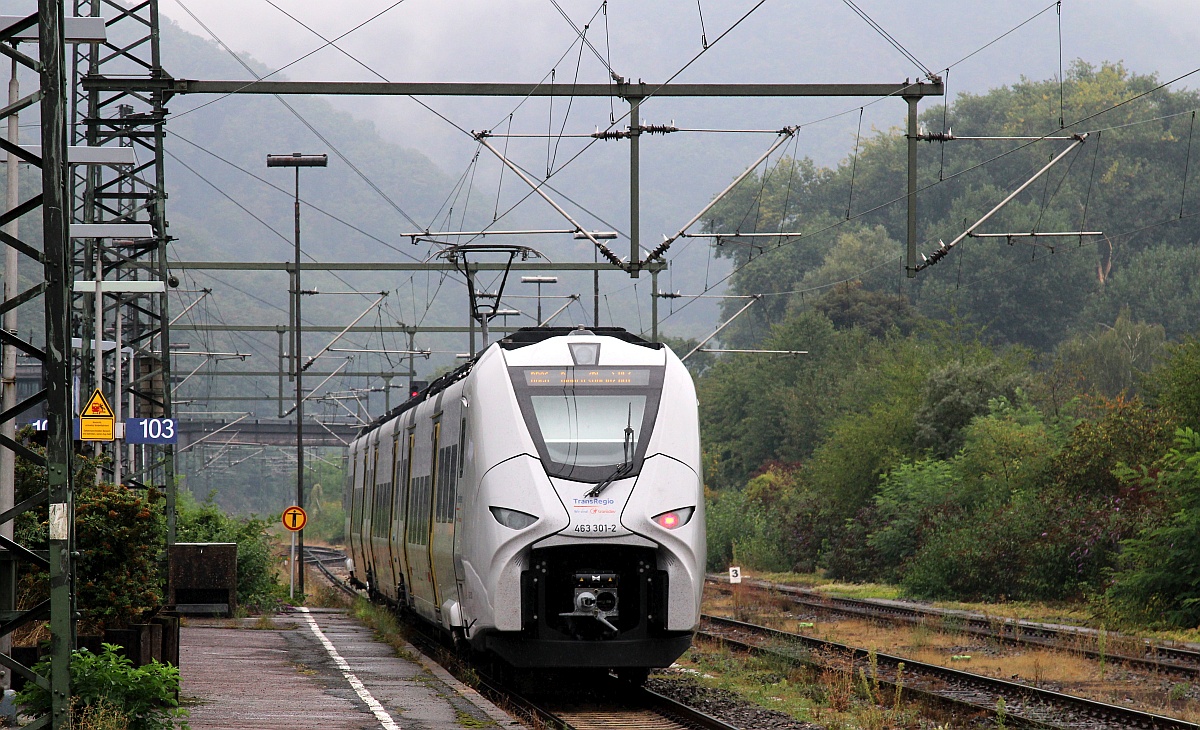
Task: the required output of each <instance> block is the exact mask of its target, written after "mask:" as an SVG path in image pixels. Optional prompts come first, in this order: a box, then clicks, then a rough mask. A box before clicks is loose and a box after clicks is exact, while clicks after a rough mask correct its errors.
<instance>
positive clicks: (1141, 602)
mask: <svg viewBox="0 0 1200 730" xmlns="http://www.w3.org/2000/svg"><path fill="white" fill-rule="evenodd" d="M1175 443H1176V445H1175V448H1173V449H1171V450H1170V451H1169V452H1168V453H1167V455H1166V456H1164V457H1163V458H1162V459H1161V460H1160V461H1159V462H1158V464H1157V465H1156V467H1157V468H1156V469H1153V470H1150V469H1147V470H1143V471H1142V472H1141V473H1140V474H1139V473H1135V472H1133V471H1132V470H1127V471H1126V472H1124V474H1123V476H1125V478H1126V479H1127V480H1130V481H1139V482H1142V483H1144V484H1146V485H1149V486H1150V487H1151V488H1153V489H1154V490H1155V491H1156V492H1157V493H1158V494H1159V495H1160V497H1161V499H1162V500H1163V508H1162V509H1161V510H1160V512H1161V514H1163V515H1165V516H1164V517H1161V518H1160V519H1158V520H1152V521H1149V524H1148V526H1146V527H1145V528H1144V529H1143V530H1142V531H1141V533H1140V534H1138V535H1137V537H1134V538H1130V539H1127V540H1125V541H1124V542H1123V543H1122V545H1123V547H1124V552H1123V553H1122V555H1121V558H1120V562H1119V567H1118V569H1117V570H1116V571H1115V572H1114V574H1113V583H1112V585H1111V586H1110V587H1109V589H1108V593H1107V596H1106V598H1107V599H1108V603H1109V605H1110V606H1111V608H1112V610H1113V611H1114V612H1115V613H1117V614H1118V615H1119V616H1121V617H1122V618H1126V619H1133V620H1137V621H1144V622H1149V623H1154V624H1166V625H1170V626H1177V627H1189V628H1190V627H1194V626H1196V625H1198V624H1200V564H1198V563H1197V561H1196V556H1197V555H1200V433H1197V432H1196V431H1193V430H1192V429H1190V428H1182V429H1179V430H1178V431H1177V432H1176V434H1175Z"/></svg>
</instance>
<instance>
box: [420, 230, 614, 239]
mask: <svg viewBox="0 0 1200 730" xmlns="http://www.w3.org/2000/svg"><path fill="white" fill-rule="evenodd" d="M555 234H557V235H564V236H567V235H574V236H575V238H587V236H585V235H584V234H583V232H582V231H577V230H574V229H562V228H559V229H534V230H528V231H421V232H419V233H401V234H400V237H401V238H411V239H413V240H414V241H415V240H423V239H429V238H430V237H434V236H437V237H449V236H472V237H475V236H478V237H483V236H544V235H555ZM591 234H592V236H593V237H595V238H599V239H613V238H616V237H617V232H616V231H592V232H591Z"/></svg>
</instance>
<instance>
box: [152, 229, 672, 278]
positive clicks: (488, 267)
mask: <svg viewBox="0 0 1200 730" xmlns="http://www.w3.org/2000/svg"><path fill="white" fill-rule="evenodd" d="M596 238H600V239H602V238H603V236H596ZM171 268H172V269H175V270H177V271H187V270H193V271H200V270H208V271H291V270H292V269H293V268H295V264H293V263H291V262H290V261H289V262H276V261H173V262H171ZM509 268H511V270H512V271H611V270H612V266H611V265H609V264H599V263H595V262H593V261H586V262H577V263H576V262H565V263H553V262H550V261H541V262H534V261H524V262H519V261H514V262H513V263H512V266H511V267H509ZM645 268H647V269H651V270H653V269H654V268H658V270H660V271H661V270H663V269H665V268H667V264H666V263H665V262H649V263H647V264H646V266H645ZM504 269H505V265H504V264H502V263H493V262H480V263H472V264H471V270H472V271H504ZM300 270H301V271H458V269H457V268H455V266H454V264H451V263H448V262H445V261H429V262H413V261H379V262H376V261H362V262H356V261H335V262H329V263H320V262H315V261H311V262H310V261H305V262H302V263H301V264H300Z"/></svg>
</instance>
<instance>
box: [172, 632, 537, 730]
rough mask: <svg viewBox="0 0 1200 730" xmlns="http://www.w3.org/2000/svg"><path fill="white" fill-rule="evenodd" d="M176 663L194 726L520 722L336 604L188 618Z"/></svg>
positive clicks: (201, 729) (428, 727) (225, 729)
mask: <svg viewBox="0 0 1200 730" xmlns="http://www.w3.org/2000/svg"><path fill="white" fill-rule="evenodd" d="M398 653H402V654H404V655H405V656H397V654H398ZM179 668H180V673H181V675H182V688H181V692H180V695H181V697H180V699H181V701H182V704H183V705H184V707H186V708H187V710H188V711H189V712H190V713H191V717H189V718H188V723H189V724H190V725H191V727H192V729H193V730H241V729H243V728H245V729H246V730H264V729H266V728H286V730H310V729H311V730H318V729H320V730H365V729H367V728H382V729H383V730H398V729H399V728H403V729H404V730H412V729H415V728H420V729H421V730H443V729H447V730H448V729H451V728H454V729H457V728H479V727H499V728H510V727H512V728H515V727H522V725H521V723H519V722H517V721H516V720H514V719H513V718H512V717H510V716H509V715H507V714H505V713H504V712H502V711H501V710H500V709H499V708H497V707H496V706H495V705H493V704H492V703H491V702H488V701H487V700H486V699H484V698H483V697H481V696H480V695H479V694H478V693H477V692H475V691H474V690H473V689H471V688H470V687H467V686H466V685H463V684H462V683H461V682H459V681H458V680H456V679H454V678H453V677H452V676H450V674H449V673H448V672H446V671H445V670H444V669H443V668H442V667H440V666H438V665H437V664H435V663H434V662H432V661H431V660H430V659H429V658H428V657H425V656H422V655H421V654H420V652H419V651H418V650H417V649H416V648H414V647H411V646H410V647H407V648H406V649H405V650H403V651H402V652H397V651H396V650H395V649H393V648H392V647H391V646H389V645H387V644H384V643H382V642H379V641H376V640H375V639H374V637H373V634H372V631H371V629H369V628H367V627H365V626H363V625H362V624H361V623H359V622H358V621H356V620H355V619H354V618H353V617H351V616H348V615H347V613H346V612H345V611H344V610H340V609H319V608H313V609H299V610H297V611H296V612H294V613H289V614H277V615H275V616H272V617H270V619H269V620H264V619H256V618H246V619H196V618H189V619H188V620H187V624H186V625H185V626H183V627H182V628H181V630H180V656H179Z"/></svg>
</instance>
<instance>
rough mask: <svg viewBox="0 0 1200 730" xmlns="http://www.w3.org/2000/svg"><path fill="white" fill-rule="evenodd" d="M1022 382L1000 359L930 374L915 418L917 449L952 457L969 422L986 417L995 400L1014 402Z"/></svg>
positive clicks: (956, 364)
mask: <svg viewBox="0 0 1200 730" xmlns="http://www.w3.org/2000/svg"><path fill="white" fill-rule="evenodd" d="M1023 381H1024V377H1023V376H1022V375H1021V374H1019V373H1018V372H1015V371H1014V368H1013V366H1012V363H1006V362H1004V361H1003V360H999V359H997V360H991V361H990V362H982V363H962V362H952V363H949V364H947V365H945V366H943V367H941V368H938V369H937V370H935V371H933V372H932V373H930V374H929V378H928V380H927V381H926V383H925V394H924V398H923V399H922V401H923V402H922V403H921V404H920V406H919V407H918V409H917V412H916V415H915V416H914V421H915V425H916V445H917V448H920V449H929V450H930V451H931V452H932V453H933V454H934V455H936V456H939V457H941V458H943V459H944V458H949V457H950V456H953V455H954V454H955V453H956V452H957V451H958V450H959V448H961V447H962V445H963V440H964V437H963V435H962V430H963V429H964V428H966V426H967V425H968V424H969V423H970V422H971V420H972V419H973V418H975V417H976V416H979V415H983V414H985V413H987V412H988V410H989V408H990V404H991V403H992V402H993V401H994V400H995V399H997V398H1005V399H1007V400H1009V401H1016V400H1017V399H1018V395H1017V390H1018V388H1020V387H1021V385H1022V383H1023Z"/></svg>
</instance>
